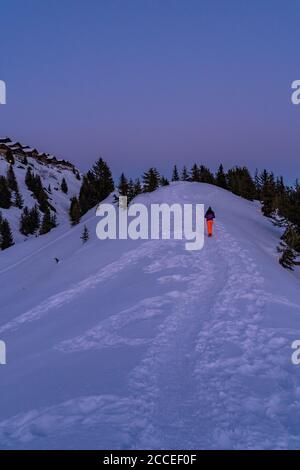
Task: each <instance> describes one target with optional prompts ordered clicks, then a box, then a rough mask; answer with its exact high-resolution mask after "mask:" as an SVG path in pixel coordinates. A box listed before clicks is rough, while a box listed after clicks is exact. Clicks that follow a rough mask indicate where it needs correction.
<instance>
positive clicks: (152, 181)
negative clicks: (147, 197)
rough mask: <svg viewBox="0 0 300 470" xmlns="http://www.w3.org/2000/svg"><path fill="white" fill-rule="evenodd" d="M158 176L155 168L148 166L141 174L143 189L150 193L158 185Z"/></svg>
mask: <svg viewBox="0 0 300 470" xmlns="http://www.w3.org/2000/svg"><path fill="white" fill-rule="evenodd" d="M159 180H160V176H159V173H158V171H157V169H156V168H153V167H152V168H150V169H149V170H148V171H146V172H145V173H144V174H143V191H144V192H145V193H150V192H152V191H155V190H156V189H157V188H158V187H159Z"/></svg>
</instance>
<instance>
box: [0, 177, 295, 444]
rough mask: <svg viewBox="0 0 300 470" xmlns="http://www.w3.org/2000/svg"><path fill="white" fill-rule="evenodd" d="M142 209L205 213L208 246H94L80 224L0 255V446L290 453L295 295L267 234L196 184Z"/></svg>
mask: <svg viewBox="0 0 300 470" xmlns="http://www.w3.org/2000/svg"><path fill="white" fill-rule="evenodd" d="M139 200H140V201H142V202H146V203H151V202H168V203H174V202H181V203H183V202H185V203H190V202H194V203H195V202H198V203H205V205H212V206H213V208H214V210H215V211H216V216H217V219H216V226H215V236H214V237H213V238H212V239H206V241H205V246H204V248H203V250H201V251H191V252H189V251H186V250H185V248H184V242H183V241H159V240H158V241H150V240H149V241H109V240H107V241H102V242H100V241H99V240H98V239H96V235H95V227H96V223H97V219H96V217H95V216H94V213H93V212H90V213H89V214H87V215H86V216H85V218H84V219H83V220H82V222H81V224H80V225H78V226H76V227H75V228H72V229H68V230H66V228H65V227H63V226H60V227H58V228H57V229H56V230H55V231H53V232H51V233H49V234H47V235H45V236H43V237H39V238H38V239H31V240H28V242H27V243H26V244H19V245H18V246H16V247H14V248H13V249H10V250H6V251H4V252H2V253H0V266H1V267H0V286H1V288H0V305H1V312H0V338H1V339H3V340H5V341H6V344H7V361H8V363H7V365H5V366H1V367H0V380H1V400H0V446H1V447H2V448H167V449H172V448H175V449H176V448H178V449H182V448H236V449H238V448H299V447H300V430H299V426H298V423H299V420H300V400H299V398H300V369H299V368H298V367H297V366H294V365H292V363H291V353H292V350H291V343H292V341H293V340H295V339H298V338H300V294H299V292H300V290H299V281H298V280H297V279H296V278H295V277H294V275H293V274H292V273H290V272H288V271H286V270H284V269H283V268H282V267H281V266H280V265H279V264H278V262H277V259H276V257H277V255H276V245H277V242H278V233H277V229H276V228H274V227H273V226H272V224H271V223H270V222H269V221H268V220H267V219H266V218H264V217H263V216H262V215H261V213H260V211H259V208H258V207H257V206H256V205H255V204H254V203H251V202H248V201H245V200H243V199H241V198H239V197H236V196H234V195H232V194H231V193H229V192H226V191H224V190H222V189H220V188H217V187H215V186H210V185H206V184H198V183H174V184H171V185H170V186H169V187H166V188H162V189H160V190H158V191H156V192H155V193H152V194H148V195H142V196H140V197H139ZM83 224H86V225H87V226H88V228H89V230H90V234H91V238H90V240H89V241H88V243H86V244H85V245H82V242H81V240H80V235H81V232H82V228H83ZM54 257H57V258H59V259H60V262H59V263H58V264H57V263H55V261H54Z"/></svg>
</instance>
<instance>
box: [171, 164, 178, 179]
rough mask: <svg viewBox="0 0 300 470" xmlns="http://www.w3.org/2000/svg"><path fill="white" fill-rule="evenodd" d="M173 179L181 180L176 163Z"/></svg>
mask: <svg viewBox="0 0 300 470" xmlns="http://www.w3.org/2000/svg"><path fill="white" fill-rule="evenodd" d="M172 181H179V174H178V170H177V166H176V165H174V168H173V173H172Z"/></svg>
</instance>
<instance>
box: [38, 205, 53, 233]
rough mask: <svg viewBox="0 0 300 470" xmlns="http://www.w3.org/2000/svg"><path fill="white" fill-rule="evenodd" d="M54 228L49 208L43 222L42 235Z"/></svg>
mask: <svg viewBox="0 0 300 470" xmlns="http://www.w3.org/2000/svg"><path fill="white" fill-rule="evenodd" d="M52 228H53V220H52V217H51V213H50V210H49V209H48V208H47V210H46V211H45V212H44V216H43V220H42V223H41V228H40V235H44V234H45V233H48V232H50V230H51V229H52Z"/></svg>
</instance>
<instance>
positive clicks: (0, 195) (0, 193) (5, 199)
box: [0, 176, 11, 209]
mask: <svg viewBox="0 0 300 470" xmlns="http://www.w3.org/2000/svg"><path fill="white" fill-rule="evenodd" d="M10 206H11V192H10V190H9V187H8V184H7V180H6V178H5V177H4V176H0V207H2V208H3V209H9V208H10Z"/></svg>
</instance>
